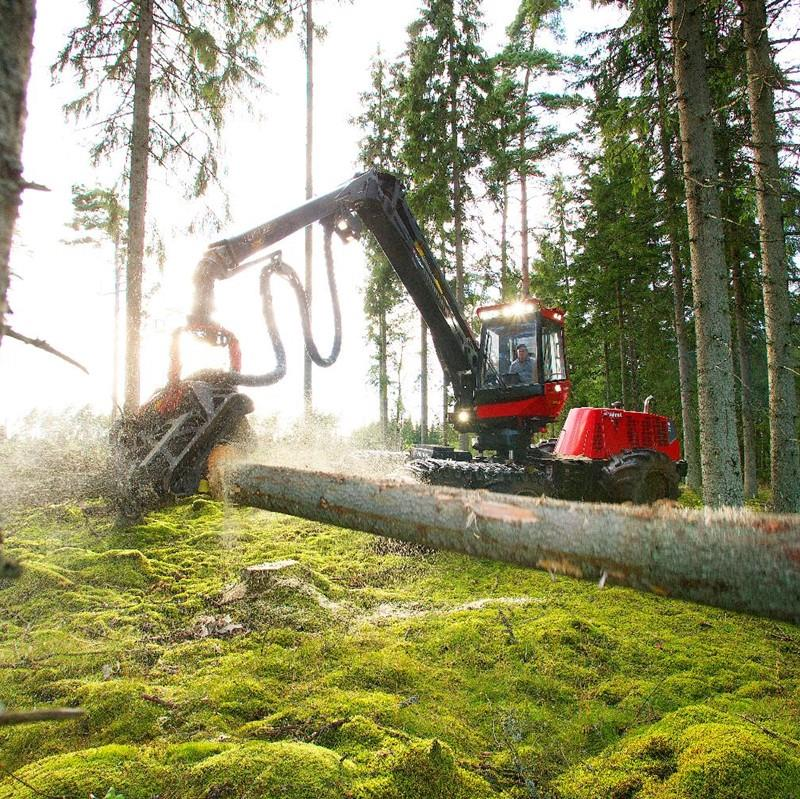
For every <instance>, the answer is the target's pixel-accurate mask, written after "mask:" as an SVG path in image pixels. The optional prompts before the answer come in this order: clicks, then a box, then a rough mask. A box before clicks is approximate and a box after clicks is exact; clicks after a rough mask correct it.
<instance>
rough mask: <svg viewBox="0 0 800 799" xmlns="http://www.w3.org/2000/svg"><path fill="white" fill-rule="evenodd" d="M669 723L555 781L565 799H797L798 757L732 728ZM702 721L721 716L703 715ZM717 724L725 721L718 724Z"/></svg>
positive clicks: (681, 716) (684, 719)
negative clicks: (708, 717)
mask: <svg viewBox="0 0 800 799" xmlns="http://www.w3.org/2000/svg"><path fill="white" fill-rule="evenodd" d="M696 715H697V714H695V713H686V712H680V713H676V714H674V716H672V717H667V718H665V719H664V720H663V722H661V723H660V724H657V725H655V726H654V727H653V728H652V730H651V731H649V732H647V733H644V734H641V735H636V736H633V737H632V738H631V739H629V740H626V741H624V742H623V744H622V745H621V746H616V747H613V748H612V749H611V750H610V751H608V752H604V753H603V754H602V755H600V756H599V757H595V758H591V759H590V760H588V761H586V762H585V763H582V764H581V765H580V766H578V767H576V768H574V769H572V770H570V771H568V772H567V773H566V774H564V775H563V776H562V777H560V778H559V779H558V780H557V783H556V785H557V787H558V790H559V795H560V796H562V797H564V799H623V798H624V799H695V797H703V799H794V797H797V796H799V795H800V756H798V754H797V752H796V751H792V750H791V748H788V747H786V746H781V744H780V742H779V741H776V740H775V739H774V738H770V737H768V736H766V735H765V734H763V733H762V732H760V731H759V729H758V728H757V727H751V728H750V729H747V728H743V727H741V726H738V725H736V724H732V723H727V724H726V723H719V722H705V723H692V722H693V718H692V717H693V716H696ZM699 715H700V717H701V718H702V717H703V716H706V715H711V716H718V714H715V713H714V712H713V711H710V712H706V711H704V710H703V709H699ZM718 717H720V716H718Z"/></svg>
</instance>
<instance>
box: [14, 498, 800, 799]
mask: <svg viewBox="0 0 800 799" xmlns="http://www.w3.org/2000/svg"><path fill="white" fill-rule="evenodd" d="M4 552H5V553H6V554H8V555H10V556H12V557H15V558H17V559H19V560H20V561H22V562H23V565H24V572H23V575H22V577H21V578H19V579H17V580H14V581H9V582H7V583H6V584H4V585H3V586H2V587H0V703H2V704H4V705H6V706H7V708H8V709H14V710H18V709H27V708H32V707H47V706H56V707H63V706H80V707H82V708H84V709H85V711H86V712H85V715H84V716H83V717H82V718H80V719H77V720H72V721H67V722H46V723H37V724H25V725H19V726H13V727H5V728H2V727H0V768H1V769H2V771H0V797H2V798H3V799H12V797H13V799H23V797H24V799H35V798H36V797H42V796H45V797H82V798H84V799H87V798H88V797H89V796H90V795H94V796H96V797H98V798H102V797H104V796H109V797H112V796H124V797H125V799H152V798H153V797H156V796H157V797H160V798H161V799H173V798H174V799H177V798H178V797H181V799H195V798H196V799H201V797H203V798H205V799H225V797H236V798H237V799H244V798H245V797H252V798H253V799H255V798H256V797H286V799H299V798H300V797H308V798H309V799H311V798H312V797H313V798H314V799H317V798H319V799H327V797H331V798H333V797H353V798H354V799H355V798H359V799H401V798H402V799H415V798H416V797H419V798H420V799H429V798H430V799H434V797H435V798H437V799H445V797H447V798H448V799H450V798H451V797H459V798H460V799H467V797H469V798H470V799H471V798H472V797H476V798H477V797H509V799H510V798H511V797H514V798H515V799H517V798H519V797H542V798H543V797H551V796H557V797H563V799H600V798H602V797H607V798H608V799H612V797H613V798H614V799H635V798H638V799H680V798H682V797H704V798H705V799H749V797H753V799H756V798H757V799H768V798H770V797H774V798H775V799H778V798H780V799H790V798H791V799H796V797H798V796H800V628H797V627H795V626H792V625H789V624H779V623H775V622H772V621H766V620H763V619H756V618H750V617H747V616H744V615H737V614H734V613H727V612H723V611H720V610H715V609H711V608H706V607H701V606H698V605H693V604H690V603H686V602H679V601H673V600H667V599H660V598H658V597H655V596H649V595H643V594H639V593H636V592H634V591H631V590H627V589H622V588H610V587H605V588H602V589H601V588H599V587H598V586H596V585H594V584H590V583H585V582H579V581H575V580H571V579H567V578H558V579H552V578H551V577H550V576H549V575H547V574H544V573H541V572H537V571H534V570H529V569H523V568H517V567H514V566H509V565H504V564H499V563H494V562H490V561H482V560H475V559H471V558H468V557H466V556H459V555H454V554H448V553H432V552H425V551H422V550H419V549H417V548H413V547H409V546H407V545H401V544H397V543H394V542H391V541H387V540H384V539H380V538H375V537H372V536H369V535H364V534H360V533H355V532H350V531H346V530H341V529H337V528H333V527H327V526H324V525H320V524H316V523H312V522H308V521H302V520H298V519H294V518H290V517H286V516H280V515H276V514H271V513H266V512H261V511H255V510H249V509H235V508H228V507H224V506H223V505H221V504H218V503H216V502H212V501H209V500H207V499H204V498H196V499H193V500H189V501H187V502H184V503H183V504H181V505H179V506H177V507H175V508H171V509H169V510H165V511H162V512H158V513H154V514H152V515H150V516H149V517H148V518H147V519H146V521H145V522H144V523H142V524H140V525H138V526H135V527H130V528H127V529H120V528H117V527H115V525H114V523H113V519H112V517H111V515H110V513H109V511H108V509H107V508H106V507H105V506H104V505H103V504H102V503H100V502H96V503H95V502H88V503H82V504H81V505H72V504H61V505H56V506H49V507H43V508H37V509H28V510H19V511H15V512H13V513H12V514H10V516H9V518H8V520H7V524H6V530H5V544H4ZM288 559H291V560H293V561H296V563H294V564H283V568H279V569H276V570H275V571H274V572H273V573H271V574H268V575H266V576H264V577H263V578H262V579H261V580H259V581H255V580H250V581H249V582H247V583H241V582H239V581H240V579H241V578H240V573H241V571H242V570H243V569H244V568H245V567H247V566H252V565H255V564H260V563H264V562H274V561H280V560H288Z"/></svg>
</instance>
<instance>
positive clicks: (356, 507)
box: [218, 463, 800, 623]
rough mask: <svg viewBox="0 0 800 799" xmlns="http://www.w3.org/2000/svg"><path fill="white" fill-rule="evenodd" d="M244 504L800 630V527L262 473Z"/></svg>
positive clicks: (232, 471) (743, 514)
mask: <svg viewBox="0 0 800 799" xmlns="http://www.w3.org/2000/svg"><path fill="white" fill-rule="evenodd" d="M218 484H219V485H222V486H224V489H223V490H224V492H225V496H226V497H227V498H228V499H229V500H230V501H232V502H235V503H236V504H239V505H248V506H252V507H256V508H263V509H265V510H271V511H277V512H279V513H287V514H290V515H292V516H299V517H302V518H305V519H312V520H315V521H319V522H325V523H328V524H333V525H337V526H339V527H344V528H348V529H351V530H361V531H364V532H367V533H375V534H377V535H381V536H386V537H388V538H395V539H399V540H401V541H408V542H413V543H415V544H422V545H424V546H427V547H433V548H435V549H446V550H452V551H455V552H463V553H466V554H469V555H474V556H476V557H481V558H490V559H493V560H500V561H505V562H508V563H515V564H519V565H521V566H532V567H535V568H538V569H546V570H548V571H550V572H551V573H557V574H566V575H570V576H573V577H580V578H584V579H590V580H595V581H599V582H600V583H601V584H618V585H624V586H629V587H631V588H635V589H638V590H641V591H649V592H653V593H656V594H659V595H662V596H669V597H675V598H679V599H688V600H692V601H694V602H700V603H703V604H706V605H713V606H715V607H719V608H724V609H728V610H736V611H743V612H746V613H751V614H755V615H759V616H765V617H768V618H773V619H781V620H786V621H792V622H794V623H800V516H791V515H785V516H775V515H766V514H758V513H753V512H750V511H745V510H734V509H722V510H689V509H684V508H678V507H674V506H667V505H655V506H629V505H601V504H589V503H579V502H562V501H559V500H554V499H548V498H530V497H518V496H511V495H507V494H495V493H489V492H486V491H466V490H462V489H455V488H442V487H431V486H425V485H420V484H414V483H409V482H405V481H400V480H370V479H365V478H359V477H351V476H346V475H342V474H325V473H321V472H312V471H301V470H296V469H286V468H281V467H276V466H264V465H261V464H252V463H238V464H236V463H232V464H227V465H225V466H224V467H222V471H221V474H220V475H218Z"/></svg>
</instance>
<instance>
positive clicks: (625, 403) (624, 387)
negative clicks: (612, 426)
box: [616, 279, 630, 410]
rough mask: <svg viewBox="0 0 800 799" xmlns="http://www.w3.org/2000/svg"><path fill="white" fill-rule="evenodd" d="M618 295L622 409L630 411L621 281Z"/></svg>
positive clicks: (617, 283)
mask: <svg viewBox="0 0 800 799" xmlns="http://www.w3.org/2000/svg"><path fill="white" fill-rule="evenodd" d="M616 294H617V332H618V333H619V384H620V391H621V392H622V397H621V399H622V407H623V408H627V409H628V410H630V397H629V396H628V367H627V364H626V359H625V316H624V314H623V312H622V288H621V287H620V285H619V279H617V281H616Z"/></svg>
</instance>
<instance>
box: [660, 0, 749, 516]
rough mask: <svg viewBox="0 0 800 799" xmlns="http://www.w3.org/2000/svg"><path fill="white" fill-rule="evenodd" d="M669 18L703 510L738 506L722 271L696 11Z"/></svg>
mask: <svg viewBox="0 0 800 799" xmlns="http://www.w3.org/2000/svg"><path fill="white" fill-rule="evenodd" d="M669 13H670V18H671V24H672V34H673V47H674V60H675V86H676V89H677V94H678V111H679V122H680V130H681V140H682V142H683V172H684V182H685V186H686V209H687V214H688V220H689V247H690V254H691V263H692V288H693V298H694V306H695V320H696V322H695V327H696V337H697V383H698V399H699V416H700V460H701V465H702V472H703V497H704V500H705V502H706V503H707V504H709V505H715V506H716V505H741V504H742V482H741V466H740V462H739V447H738V442H737V435H736V409H735V406H734V384H733V363H732V360H731V325H730V314H729V312H728V268H727V265H726V263H725V253H724V248H723V231H722V220H721V216H722V214H721V210H720V202H719V194H718V177H717V170H716V162H715V156H714V142H713V138H712V129H711V101H710V96H709V89H708V80H707V77H706V64H705V53H704V48H703V34H702V14H703V4H702V3H701V2H700V1H699V0H669Z"/></svg>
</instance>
